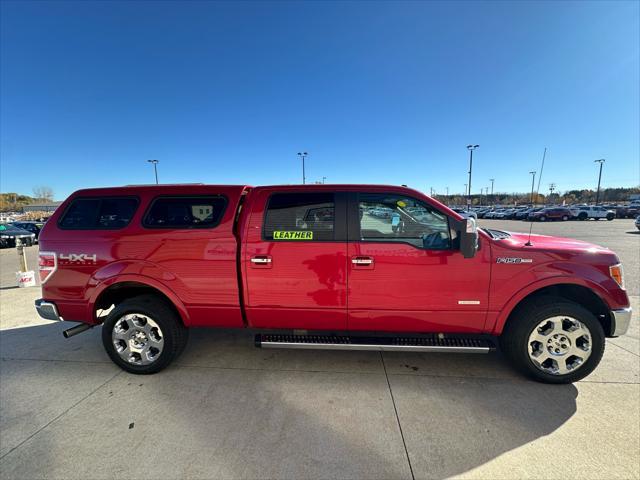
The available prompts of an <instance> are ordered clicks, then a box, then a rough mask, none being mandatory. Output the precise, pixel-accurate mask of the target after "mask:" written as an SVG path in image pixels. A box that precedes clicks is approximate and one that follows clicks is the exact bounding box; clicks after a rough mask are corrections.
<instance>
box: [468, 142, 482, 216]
mask: <svg viewBox="0 0 640 480" xmlns="http://www.w3.org/2000/svg"><path fill="white" fill-rule="evenodd" d="M479 146H480V145H467V149H468V150H469V196H468V197H467V210H469V208H470V207H471V171H472V170H473V151H474V150H475V149H476V148H478V147H479Z"/></svg>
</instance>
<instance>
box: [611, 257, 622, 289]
mask: <svg viewBox="0 0 640 480" xmlns="http://www.w3.org/2000/svg"><path fill="white" fill-rule="evenodd" d="M609 274H610V275H611V278H613V279H614V280H615V282H616V283H617V284H618V285H620V288H622V289H624V274H623V271H622V264H621V263H618V264H617V265H611V266H610V267H609Z"/></svg>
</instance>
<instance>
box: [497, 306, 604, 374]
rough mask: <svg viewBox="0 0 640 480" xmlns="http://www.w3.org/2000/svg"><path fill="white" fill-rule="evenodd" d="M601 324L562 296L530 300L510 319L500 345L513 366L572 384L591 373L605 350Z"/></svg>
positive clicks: (586, 311) (587, 312) (526, 372)
mask: <svg viewBox="0 0 640 480" xmlns="http://www.w3.org/2000/svg"><path fill="white" fill-rule="evenodd" d="M604 344H605V336H604V330H603V328H602V325H601V324H600V322H599V321H598V319H597V318H596V317H595V316H594V315H593V314H592V313H591V312H589V311H588V310H586V309H585V308H583V307H582V306H580V305H578V304H577V303H573V302H570V301H567V300H564V299H563V298H559V297H545V298H542V299H538V300H537V301H535V302H528V303H527V304H525V305H523V306H522V307H520V308H519V309H518V310H517V311H516V312H514V314H513V315H512V318H510V320H509V323H508V324H507V326H506V327H505V329H504V331H503V333H502V335H501V337H500V345H501V347H502V349H503V351H504V353H505V355H506V356H507V358H508V359H509V360H510V361H511V362H512V363H513V365H514V366H515V367H516V368H517V369H518V370H520V371H521V372H523V373H524V374H526V375H528V376H530V377H532V378H534V379H535V380H538V381H540V382H545V383H573V382H577V381H578V380H581V379H583V378H584V377H586V376H587V375H589V374H590V373H591V372H593V370H594V369H595V368H596V367H597V366H598V364H599V363H600V360H601V359H602V355H603V353H604Z"/></svg>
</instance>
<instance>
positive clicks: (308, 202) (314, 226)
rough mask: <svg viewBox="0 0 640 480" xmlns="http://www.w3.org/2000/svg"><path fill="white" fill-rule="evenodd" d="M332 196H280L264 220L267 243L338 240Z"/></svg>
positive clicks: (304, 194) (331, 194)
mask: <svg viewBox="0 0 640 480" xmlns="http://www.w3.org/2000/svg"><path fill="white" fill-rule="evenodd" d="M334 217H335V200H334V194H333V193H277V194H274V195H272V196H271V198H270V199H269V204H268V205H267V211H266V214H265V219H264V230H263V235H264V239H265V240H276V241H280V240H289V241H318V240H319V241H331V240H334V239H335V235H334V227H335V218H334Z"/></svg>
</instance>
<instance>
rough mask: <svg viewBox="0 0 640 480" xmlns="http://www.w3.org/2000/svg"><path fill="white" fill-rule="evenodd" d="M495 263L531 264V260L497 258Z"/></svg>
mask: <svg viewBox="0 0 640 480" xmlns="http://www.w3.org/2000/svg"><path fill="white" fill-rule="evenodd" d="M496 263H510V264H514V263H533V258H519V257H498V258H496Z"/></svg>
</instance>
